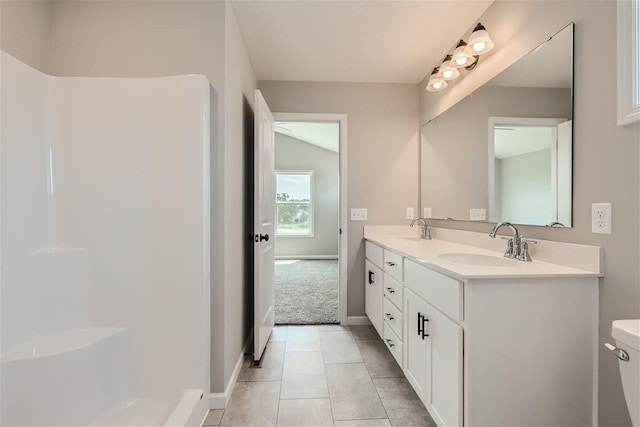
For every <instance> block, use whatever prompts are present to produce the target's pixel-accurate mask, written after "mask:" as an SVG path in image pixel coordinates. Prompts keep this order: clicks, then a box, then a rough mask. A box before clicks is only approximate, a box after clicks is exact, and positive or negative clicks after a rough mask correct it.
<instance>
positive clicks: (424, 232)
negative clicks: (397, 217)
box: [409, 218, 431, 240]
mask: <svg viewBox="0 0 640 427" xmlns="http://www.w3.org/2000/svg"><path fill="white" fill-rule="evenodd" d="M418 221H422V234H421V235H420V238H421V239H424V240H431V230H430V229H429V226H428V225H427V220H426V219H424V218H414V219H413V221H411V224H409V227H413V226H414V225H415V223H416V222H418Z"/></svg>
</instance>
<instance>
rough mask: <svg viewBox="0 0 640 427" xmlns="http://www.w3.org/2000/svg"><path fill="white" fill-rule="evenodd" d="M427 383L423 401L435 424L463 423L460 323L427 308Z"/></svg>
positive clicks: (454, 424) (459, 424)
mask: <svg viewBox="0 0 640 427" xmlns="http://www.w3.org/2000/svg"><path fill="white" fill-rule="evenodd" d="M427 318H428V321H427V322H426V324H427V325H428V326H427V328H426V329H427V334H429V337H428V338H427V341H428V345H427V360H426V367H427V373H426V375H427V383H428V384H429V385H428V389H427V393H426V398H427V399H426V401H425V402H424V403H425V405H426V406H427V409H429V412H430V413H431V416H433V418H434V420H435V421H436V423H438V425H444V426H461V425H462V345H463V344H462V342H463V341H462V327H460V326H459V325H458V324H456V323H455V322H453V321H452V320H451V319H449V318H448V317H447V316H445V315H444V314H442V312H440V311H438V310H437V309H435V308H433V307H432V306H430V305H429V306H428V309H427Z"/></svg>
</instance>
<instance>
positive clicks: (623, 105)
mask: <svg viewBox="0 0 640 427" xmlns="http://www.w3.org/2000/svg"><path fill="white" fill-rule="evenodd" d="M617 3H618V4H617V7H618V52H617V55H618V126H625V125H629V124H631V123H636V122H638V121H640V100H638V99H635V97H636V94H637V93H638V87H639V85H640V78H639V77H638V68H639V67H640V65H639V61H640V57H639V56H640V54H639V53H638V51H639V49H640V46H639V43H640V40H639V39H640V22H638V21H639V19H638V13H639V11H640V9H639V8H640V0H618V2H617Z"/></svg>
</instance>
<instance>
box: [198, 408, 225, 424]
mask: <svg viewBox="0 0 640 427" xmlns="http://www.w3.org/2000/svg"><path fill="white" fill-rule="evenodd" d="M223 413H224V409H212V410H210V411H209V413H208V414H207V418H205V419H204V423H202V426H203V427H208V426H219V425H220V420H221V419H222V414H223Z"/></svg>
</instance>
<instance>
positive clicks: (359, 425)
mask: <svg viewBox="0 0 640 427" xmlns="http://www.w3.org/2000/svg"><path fill="white" fill-rule="evenodd" d="M333 425H334V427H391V423H390V422H389V420H388V419H386V418H384V419H377V420H348V421H335V422H334V423H333ZM407 427H408V426H407Z"/></svg>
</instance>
